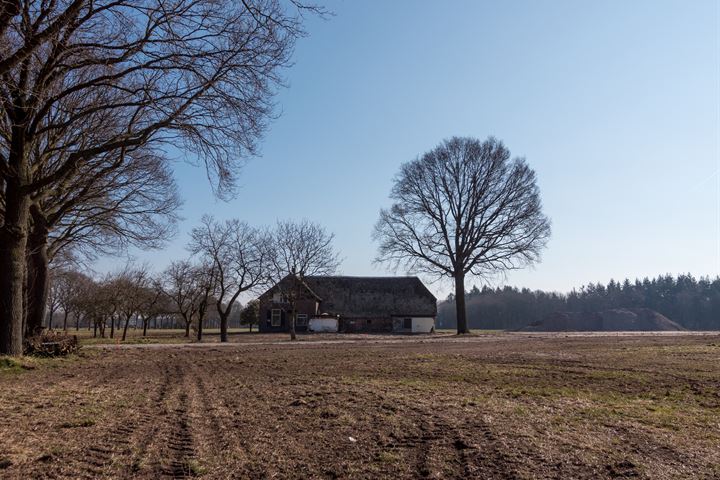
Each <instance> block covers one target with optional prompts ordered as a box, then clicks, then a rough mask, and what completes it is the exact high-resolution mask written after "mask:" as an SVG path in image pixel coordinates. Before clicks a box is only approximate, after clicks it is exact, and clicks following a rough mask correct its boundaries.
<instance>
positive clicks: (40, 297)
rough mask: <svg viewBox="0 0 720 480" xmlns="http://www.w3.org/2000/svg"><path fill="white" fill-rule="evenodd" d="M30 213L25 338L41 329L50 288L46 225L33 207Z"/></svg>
mask: <svg viewBox="0 0 720 480" xmlns="http://www.w3.org/2000/svg"><path fill="white" fill-rule="evenodd" d="M30 213H31V216H32V230H31V231H30V233H29V236H28V240H27V272H26V285H27V290H26V292H25V299H26V304H25V307H26V312H25V314H26V317H25V336H30V335H34V334H36V333H38V332H39V331H40V330H41V329H42V324H43V320H44V319H45V311H46V308H47V298H48V289H49V286H50V278H49V262H50V260H49V259H48V253H47V241H48V229H47V224H46V221H45V218H44V217H43V216H42V215H40V214H39V213H37V209H35V208H34V207H33V208H31V209H30Z"/></svg>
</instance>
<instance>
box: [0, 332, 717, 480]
mask: <svg viewBox="0 0 720 480" xmlns="http://www.w3.org/2000/svg"><path fill="white" fill-rule="evenodd" d="M234 341H235V343H233V344H230V345H220V344H207V345H162V346H160V347H156V346H152V345H137V346H106V347H96V348H85V349H84V352H83V353H82V354H81V355H80V356H78V357H76V358H72V359H67V360H61V361H52V362H41V363H37V364H34V363H32V362H30V363H29V365H30V366H31V367H33V368H32V369H30V370H27V369H22V368H5V369H0V418H1V419H2V422H1V423H0V477H2V478H183V477H193V476H197V477H203V478H393V479H396V478H483V479H494V478H498V479H500V478H502V479H505V478H528V479H530V478H627V477H634V478H653V479H671V478H673V479H674V478H708V479H710V478H720V447H719V446H720V335H718V334H702V335H685V334H675V335H657V334H655V335H641V334H628V335H615V334H613V335H563V334H542V335H540V334H529V335H528V334H495V335H480V336H469V337H455V336H451V335H436V336H420V337H393V336H361V335H360V336H343V335H325V336H304V337H302V339H301V341H300V342H296V343H290V342H288V341H287V340H286V337H285V336H284V335H282V336H276V335H238V336H236V337H234Z"/></svg>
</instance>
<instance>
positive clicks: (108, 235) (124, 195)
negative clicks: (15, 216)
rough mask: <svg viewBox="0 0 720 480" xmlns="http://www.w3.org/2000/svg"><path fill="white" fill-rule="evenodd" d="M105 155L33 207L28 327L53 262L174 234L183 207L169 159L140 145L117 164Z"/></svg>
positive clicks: (38, 315) (159, 242)
mask: <svg viewBox="0 0 720 480" xmlns="http://www.w3.org/2000/svg"><path fill="white" fill-rule="evenodd" d="M106 163H107V162H104V161H103V160H101V159H95V160H94V161H89V162H86V163H85V164H84V165H83V166H82V168H81V169H79V170H78V172H77V176H76V179H75V180H76V181H74V182H73V183H74V184H75V188H73V189H72V190H64V189H62V188H56V187H57V186H55V185H52V186H51V187H48V188H49V190H50V191H49V192H48V194H47V195H44V196H43V198H42V200H40V201H38V202H36V203H35V204H33V206H32V208H31V209H30V215H31V225H30V229H29V237H28V243H27V292H26V298H27V311H26V319H27V320H26V327H25V332H26V334H27V333H30V332H33V331H35V330H36V329H37V328H38V327H39V326H40V324H41V319H42V318H43V316H44V308H43V306H44V305H45V303H46V302H45V297H46V296H47V289H48V271H49V264H50V262H52V261H53V260H54V259H55V258H57V257H58V255H63V254H64V253H65V252H68V251H71V252H72V254H73V256H74V260H75V262H78V261H81V260H93V259H94V258H95V256H96V255H98V254H115V253H117V252H120V251H123V250H125V249H126V248H127V247H128V246H130V245H132V246H136V247H140V248H159V247H161V246H163V245H164V242H165V240H167V239H169V238H170V237H171V236H172V235H173V234H174V233H175V225H176V222H177V215H176V211H177V209H178V207H179V206H180V199H179V196H178V193H177V187H176V185H175V181H174V179H173V177H172V172H171V171H170V168H169V166H168V165H167V159H165V158H164V157H162V156H160V155H154V154H152V153H149V152H146V151H143V150H139V151H137V152H133V154H128V155H127V156H126V158H125V160H124V161H123V162H120V163H121V165H120V166H119V167H118V166H116V165H115V164H114V163H113V164H109V165H108V164H106Z"/></svg>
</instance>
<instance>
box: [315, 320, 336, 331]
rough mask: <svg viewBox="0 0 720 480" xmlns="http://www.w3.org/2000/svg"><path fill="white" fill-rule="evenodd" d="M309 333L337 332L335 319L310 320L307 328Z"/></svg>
mask: <svg viewBox="0 0 720 480" xmlns="http://www.w3.org/2000/svg"><path fill="white" fill-rule="evenodd" d="M308 328H309V329H310V331H311V332H337V331H338V321H337V318H311V319H310V324H309V326H308Z"/></svg>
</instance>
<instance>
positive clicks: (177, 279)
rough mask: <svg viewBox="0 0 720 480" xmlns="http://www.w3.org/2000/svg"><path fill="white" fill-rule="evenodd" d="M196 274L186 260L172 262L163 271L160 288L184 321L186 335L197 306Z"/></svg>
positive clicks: (187, 335) (188, 332) (188, 334)
mask: <svg viewBox="0 0 720 480" xmlns="http://www.w3.org/2000/svg"><path fill="white" fill-rule="evenodd" d="M196 276H197V272H196V269H195V267H194V266H193V265H192V264H191V263H190V262H189V261H187V260H182V261H175V262H172V263H171V264H170V266H169V267H168V268H167V269H165V272H164V273H163V280H162V289H163V291H164V292H165V295H167V297H168V298H169V299H170V302H171V304H172V305H173V308H174V311H175V312H177V313H178V314H179V315H180V316H181V317H182V319H183V321H184V322H185V336H186V337H189V336H190V325H191V324H192V320H193V318H194V316H195V314H196V312H197V308H198V305H197V290H196V284H195V280H196Z"/></svg>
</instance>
